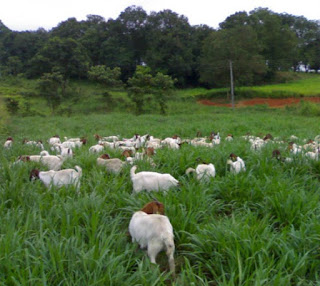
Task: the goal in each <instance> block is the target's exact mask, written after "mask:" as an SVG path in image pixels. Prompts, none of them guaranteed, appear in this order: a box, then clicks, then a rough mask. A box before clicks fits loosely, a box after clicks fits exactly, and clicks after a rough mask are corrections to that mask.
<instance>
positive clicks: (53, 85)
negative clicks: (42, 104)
mask: <svg viewBox="0 0 320 286" xmlns="http://www.w3.org/2000/svg"><path fill="white" fill-rule="evenodd" d="M38 87H39V91H40V94H41V95H42V96H44V97H45V98H46V100H47V103H48V105H49V106H50V108H51V110H52V112H54V111H55V110H56V108H57V107H58V106H59V105H60V104H61V100H62V97H63V93H64V90H65V87H66V81H65V80H64V78H63V75H62V74H61V73H59V72H52V73H45V74H43V76H42V77H41V78H40V79H39V82H38Z"/></svg>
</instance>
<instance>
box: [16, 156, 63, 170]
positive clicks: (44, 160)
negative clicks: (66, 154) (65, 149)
mask: <svg viewBox="0 0 320 286" xmlns="http://www.w3.org/2000/svg"><path fill="white" fill-rule="evenodd" d="M19 161H22V162H29V161H32V162H39V163H41V164H43V165H45V166H46V167H48V168H49V170H54V171H58V170H60V169H61V166H62V164H63V157H62V156H60V155H58V156H54V155H45V156H42V155H22V156H19V158H18V162H19Z"/></svg>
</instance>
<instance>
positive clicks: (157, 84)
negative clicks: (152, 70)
mask: <svg viewBox="0 0 320 286" xmlns="http://www.w3.org/2000/svg"><path fill="white" fill-rule="evenodd" d="M174 83H175V81H174V80H173V79H172V78H171V77H170V76H168V75H164V74H162V73H160V72H158V73H157V74H156V76H155V77H154V78H153V79H152V87H153V94H154V97H155V100H156V101H157V102H158V104H159V106H160V113H161V114H165V113H166V109H167V107H168V106H167V102H168V100H169V98H170V96H171V95H172V90H173V89H174Z"/></svg>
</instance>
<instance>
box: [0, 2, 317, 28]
mask: <svg viewBox="0 0 320 286" xmlns="http://www.w3.org/2000/svg"><path fill="white" fill-rule="evenodd" d="M132 5H136V6H141V7H142V8H143V9H144V10H145V11H146V12H147V13H148V14H149V13H150V12H151V11H156V12H159V11H162V10H164V9H170V10H172V11H173V12H175V13H177V14H179V15H184V16H186V17H187V18H188V20H189V23H190V25H199V24H206V25H208V26H210V27H212V28H217V27H218V25H219V23H221V22H223V21H224V20H225V19H226V18H227V17H228V16H230V15H232V14H234V13H236V12H239V11H247V12H250V11H252V10H253V9H255V8H258V7H263V8H269V9H270V10H271V11H273V12H276V13H288V14H292V15H295V16H304V17H305V18H307V19H308V20H319V19H320V14H319V11H320V1H319V0H303V1H302V0H300V1H299V0H298V1H297V0H290V1H289V0H0V20H1V21H2V22H3V24H4V25H6V26H7V27H8V28H9V29H11V30H14V31H25V30H37V29H38V28H40V27H42V28H45V29H46V30H50V29H51V28H53V27H56V26H57V25H58V24H59V23H60V22H62V21H65V20H67V19H68V18H71V17H75V18H76V19H77V20H78V21H81V20H85V19H86V16H87V15H89V14H93V15H99V16H102V17H104V18H105V19H106V20H108V19H109V18H112V19H116V18H117V17H118V16H119V14H120V13H121V12H123V11H124V10H125V9H126V8H127V7H129V6H132Z"/></svg>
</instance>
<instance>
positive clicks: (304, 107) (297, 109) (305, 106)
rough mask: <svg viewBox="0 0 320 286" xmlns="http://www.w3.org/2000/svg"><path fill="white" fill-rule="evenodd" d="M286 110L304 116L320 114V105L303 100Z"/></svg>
mask: <svg viewBox="0 0 320 286" xmlns="http://www.w3.org/2000/svg"><path fill="white" fill-rule="evenodd" d="M286 110H287V111H288V112H291V113H294V114H299V115H304V116H320V105H319V104H316V103H313V102H310V101H304V100H301V101H300V102H299V104H297V105H294V106H287V107H286Z"/></svg>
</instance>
